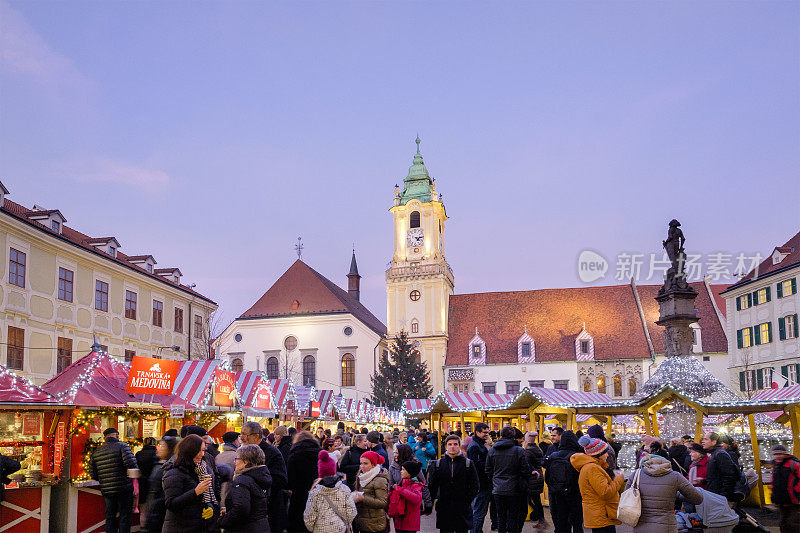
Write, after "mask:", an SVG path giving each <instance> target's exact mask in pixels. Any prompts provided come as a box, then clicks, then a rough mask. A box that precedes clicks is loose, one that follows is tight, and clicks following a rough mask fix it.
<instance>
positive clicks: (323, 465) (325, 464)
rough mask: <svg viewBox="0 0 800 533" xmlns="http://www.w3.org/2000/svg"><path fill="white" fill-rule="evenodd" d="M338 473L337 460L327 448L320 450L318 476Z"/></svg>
mask: <svg viewBox="0 0 800 533" xmlns="http://www.w3.org/2000/svg"><path fill="white" fill-rule="evenodd" d="M335 475H336V461H334V460H333V458H332V457H331V456H330V454H329V453H328V452H327V451H325V450H320V451H319V453H318V454H317V477H327V476H335Z"/></svg>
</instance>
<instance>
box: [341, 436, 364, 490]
mask: <svg viewBox="0 0 800 533" xmlns="http://www.w3.org/2000/svg"><path fill="white" fill-rule="evenodd" d="M352 442H353V445H352V446H350V448H348V450H347V451H346V452H344V455H343V456H342V460H341V461H339V472H342V473H344V475H345V476H347V486H348V487H350V488H351V489H355V487H356V476H357V475H358V471H359V470H360V469H361V455H362V454H363V453H364V452H366V451H367V436H366V435H361V434H358V435H354V436H353V440H352Z"/></svg>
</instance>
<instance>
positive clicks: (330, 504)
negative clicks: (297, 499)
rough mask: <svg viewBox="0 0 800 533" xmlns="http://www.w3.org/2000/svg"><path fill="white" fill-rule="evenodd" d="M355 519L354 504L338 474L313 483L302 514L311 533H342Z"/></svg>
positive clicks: (348, 489) (348, 490)
mask: <svg viewBox="0 0 800 533" xmlns="http://www.w3.org/2000/svg"><path fill="white" fill-rule="evenodd" d="M355 517H356V504H355V502H353V498H352V495H351V492H350V488H349V487H348V486H347V485H346V484H345V483H344V481H343V480H342V478H341V476H340V475H339V474H337V475H334V476H326V477H323V478H320V479H318V480H316V481H315V482H314V485H313V486H312V487H311V490H310V491H309V492H308V502H307V503H306V509H305V511H304V512H303V520H304V521H305V523H306V528H307V529H308V530H309V531H311V533H344V532H345V531H347V528H348V527H349V526H350V524H352V523H353V519H354V518H355Z"/></svg>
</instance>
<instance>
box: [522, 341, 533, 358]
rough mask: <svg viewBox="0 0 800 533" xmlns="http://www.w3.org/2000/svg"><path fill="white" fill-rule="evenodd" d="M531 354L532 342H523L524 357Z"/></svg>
mask: <svg viewBox="0 0 800 533" xmlns="http://www.w3.org/2000/svg"><path fill="white" fill-rule="evenodd" d="M530 356H531V343H529V342H523V343H522V357H530Z"/></svg>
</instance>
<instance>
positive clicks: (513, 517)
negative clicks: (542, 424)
mask: <svg viewBox="0 0 800 533" xmlns="http://www.w3.org/2000/svg"><path fill="white" fill-rule="evenodd" d="M518 431H519V430H518V429H516V428H513V427H511V426H506V427H504V428H503V429H502V430H501V431H500V440H498V441H497V442H495V443H494V446H492V449H491V450H489V454H488V455H487V457H486V475H487V476H488V477H489V479H491V480H492V496H494V499H495V501H496V502H497V526H498V527H497V529H498V531H499V532H500V533H520V532H521V531H522V525H523V522H522V520H521V519H522V516H523V514H522V510H521V504H522V499H521V498H520V494H525V493H526V491H527V487H528V477H529V476H530V475H531V469H530V465H529V464H528V459H527V457H526V456H525V450H523V449H522V448H521V447H520V446H518V445H517V441H516V438H515V437H516V436H517V432H518Z"/></svg>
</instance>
